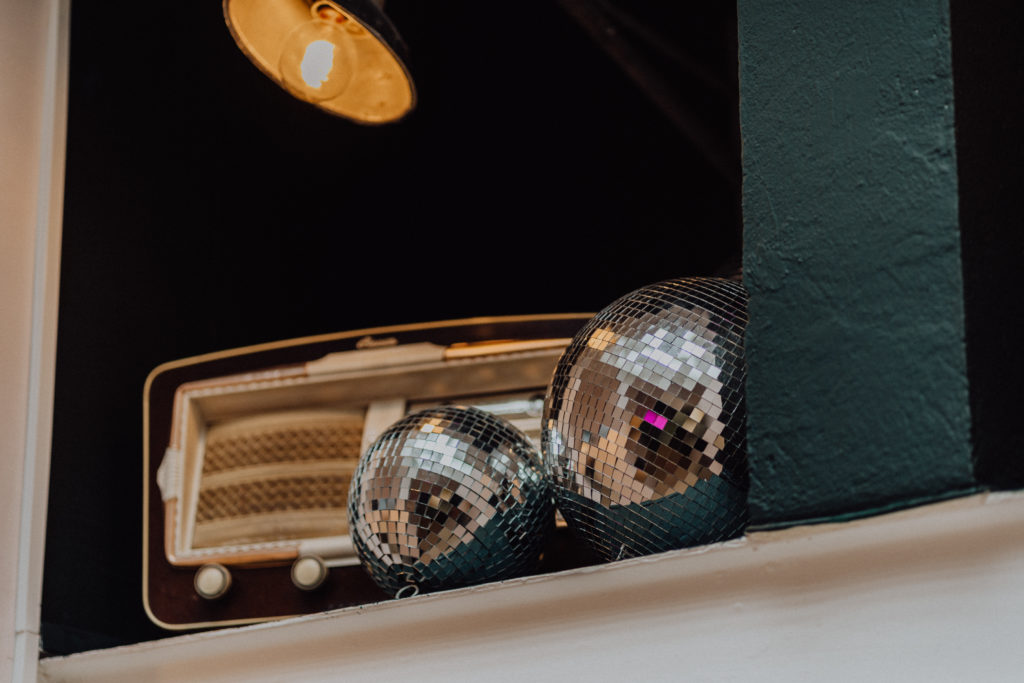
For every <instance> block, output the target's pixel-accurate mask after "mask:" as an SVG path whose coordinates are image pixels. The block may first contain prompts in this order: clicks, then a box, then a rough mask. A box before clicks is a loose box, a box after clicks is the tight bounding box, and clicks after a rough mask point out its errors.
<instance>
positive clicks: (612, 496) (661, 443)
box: [542, 278, 749, 560]
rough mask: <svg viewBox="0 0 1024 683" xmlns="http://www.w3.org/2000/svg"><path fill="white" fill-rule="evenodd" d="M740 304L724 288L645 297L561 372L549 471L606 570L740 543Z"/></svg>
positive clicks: (743, 503) (615, 315)
mask: <svg viewBox="0 0 1024 683" xmlns="http://www.w3.org/2000/svg"><path fill="white" fill-rule="evenodd" d="M746 304H747V295H746V292H745V290H744V289H743V286H742V285H741V284H739V283H738V282H734V281H731V280H722V279H713V278H688V279H678V280H669V281H666V282H661V283H658V284H654V285H651V286H649V287H644V288H642V289H639V290H637V291H635V292H632V293H631V294H627V295H626V296H624V297H622V298H620V299H619V300H617V301H615V302H614V303H612V304H611V305H610V306H608V307H607V308H605V309H604V310H603V311H601V312H600V313H598V314H597V316H595V317H594V318H593V319H592V320H591V321H590V322H589V323H587V325H586V326H585V327H584V328H583V329H582V330H580V331H579V332H578V333H577V335H576V336H575V337H574V338H573V340H572V343H571V344H570V345H569V347H568V348H567V349H566V350H565V353H564V354H563V355H562V357H561V359H560V360H559V362H558V366H557V367H556V369H555V374H554V378H553V379H552V383H551V387H550V390H549V391H548V394H547V397H546V400H545V405H544V431H543V436H542V449H543V451H544V458H545V466H546V467H547V470H548V474H549V476H550V478H551V480H552V483H553V486H554V489H555V495H556V498H557V503H558V508H559V510H560V511H561V512H562V515H563V516H564V517H565V519H566V521H567V523H568V524H569V526H570V527H571V528H572V530H573V531H574V532H575V533H576V535H577V536H579V537H580V538H581V539H582V540H583V541H584V542H585V543H586V544H587V545H588V546H590V547H591V548H592V549H593V550H594V551H596V552H597V553H598V554H599V555H600V556H601V557H603V558H605V559H606V560H615V559H619V558H625V557H634V556H638V555H647V554H650V553H657V552H663V551H666V550H672V549H676V548H683V547H687V546H692V545H700V544H704V543H712V542H715V541H720V540H724V539H727V538H731V537H733V536H736V535H738V534H740V533H741V532H742V530H743V527H744V525H745V523H746V520H747V490H748V488H749V486H748V476H747V462H746V436H745V428H744V424H745V420H746V408H745V402H744V396H743V392H744V380H745V378H746V366H745V363H744V358H743V333H744V329H745V326H746V322H747V305H746Z"/></svg>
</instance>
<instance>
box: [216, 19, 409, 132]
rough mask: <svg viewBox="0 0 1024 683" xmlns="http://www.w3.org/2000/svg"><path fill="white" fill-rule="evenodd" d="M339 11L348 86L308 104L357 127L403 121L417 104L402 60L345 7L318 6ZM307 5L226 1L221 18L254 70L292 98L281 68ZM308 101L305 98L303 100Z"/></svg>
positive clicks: (302, 22) (291, 90) (301, 22)
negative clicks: (350, 63)
mask: <svg viewBox="0 0 1024 683" xmlns="http://www.w3.org/2000/svg"><path fill="white" fill-rule="evenodd" d="M321 4H323V5H326V6H329V7H330V8H331V9H332V10H337V11H340V12H341V14H342V15H344V16H343V26H344V30H345V31H346V33H347V34H348V35H349V36H350V37H351V43H352V45H353V46H354V52H355V67H354V72H353V75H352V80H351V82H350V83H349V85H348V87H347V88H346V89H345V90H344V91H343V92H342V93H341V94H339V95H337V96H336V97H333V98H331V99H326V100H321V101H312V100H308V99H307V101H310V102H312V103H313V104H315V105H316V106H318V107H320V108H321V109H323V110H325V111H327V112H330V113H331V114H335V115H337V116H342V117H345V118H348V119H352V120H354V121H358V122H361V123H388V122H391V121H396V120H398V119H400V118H402V117H403V116H405V115H406V114H407V113H408V112H409V111H410V110H411V109H412V108H413V106H414V105H415V97H416V95H415V90H414V88H413V84H412V79H411V77H410V76H409V73H408V71H407V70H406V68H405V65H404V64H403V63H402V60H401V59H400V58H399V57H398V56H397V55H396V54H395V52H394V51H393V50H392V49H391V47H390V46H388V44H387V42H386V41H385V40H384V39H383V38H382V37H381V36H380V35H379V34H378V33H377V32H375V31H374V30H373V29H372V28H371V27H369V26H368V25H367V23H366V22H365V21H360V19H359V18H358V17H356V16H355V15H354V14H353V13H352V12H350V11H349V10H347V9H346V7H345V6H344V4H343V3H338V2H330V3H321V2H316V3H315V6H319V5H321ZM311 16H312V11H311V5H310V3H309V2H307V1H306V0H273V1H268V0H224V19H225V21H226V22H227V25H228V28H229V29H230V30H231V34H232V36H234V38H235V42H236V43H238V46H239V48H241V50H242V52H244V53H245V54H246V56H248V57H249V59H250V60H252V62H253V63H254V64H256V66H258V67H259V68H260V70H261V71H263V72H264V73H265V74H266V75H267V76H269V77H270V78H271V79H273V80H274V81H275V82H276V83H278V85H280V86H281V87H282V88H285V90H288V91H289V92H291V93H292V94H296V93H295V92H294V89H292V88H289V87H288V86H287V84H286V81H285V79H284V77H283V75H282V73H281V70H280V68H279V64H280V62H281V55H282V51H283V50H284V48H285V43H286V39H287V37H288V36H289V35H290V34H291V33H292V31H293V30H295V29H296V28H297V27H299V26H301V25H302V24H305V23H307V22H309V21H310V19H311ZM296 96H299V95H296ZM303 99H306V98H303Z"/></svg>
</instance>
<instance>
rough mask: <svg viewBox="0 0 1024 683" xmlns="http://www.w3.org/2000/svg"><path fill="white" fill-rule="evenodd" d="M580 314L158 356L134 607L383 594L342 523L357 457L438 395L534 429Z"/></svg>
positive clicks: (316, 603)
mask: <svg viewBox="0 0 1024 683" xmlns="http://www.w3.org/2000/svg"><path fill="white" fill-rule="evenodd" d="M589 317H590V315H589V314H570V315H546V316H531V317H504V318H479V319H471V320H460V321H449V322H439V323H429V324H420V325H410V326H402V327H390V328H376V329H370V330H359V331H355V332H346V333H339V334H333V335H324V336H319V337H310V338H304V339H296V340H289V341H283V342H276V343H270V344H263V345H259V346H252V347H246V348H241V349H234V350H230V351H224V352H220V353H214V354H208V355H204V356H198V357H194V358H187V359H183V360H178V361H173V362H170V363H165V364H164V365H161V366H159V367H157V368H156V369H155V370H153V372H152V373H150V376H149V378H148V379H147V381H146V386H145V392H144V410H143V440H144V444H143V459H144V463H143V466H144V472H145V482H144V520H143V534H144V538H143V603H144V605H145V609H146V612H147V614H148V615H149V616H150V618H151V619H152V620H153V621H154V622H155V623H157V624H158V625H160V626H163V627H165V628H168V629H192V628H202V627H209V626H224V625H231V624H243V623H251V622H256V621H264V620H268V619H275V618H281V617H287V616H295V615H300V614H309V613H313V612H319V611H323V610H328V609H336V608H340V607H346V606H351V605H357V604H365V603H368V602H376V601H379V600H384V599H386V596H385V595H384V594H383V593H382V592H380V591H379V590H378V589H377V588H376V586H375V585H374V584H373V583H372V582H371V581H370V579H369V578H368V576H367V575H366V573H365V572H364V571H363V569H362V568H361V567H360V566H359V560H358V557H357V556H356V554H355V551H354V549H353V546H352V542H351V540H350V538H349V536H348V528H347V514H346V494H347V491H348V485H349V482H350V481H351V476H352V472H353V470H354V469H355V466H356V463H357V462H358V459H359V456H360V455H361V454H362V453H363V452H365V450H366V448H367V447H368V446H369V445H370V443H372V442H373V440H374V439H375V438H376V437H377V436H378V435H379V434H380V433H381V432H382V431H383V430H384V429H386V428H387V427H388V426H389V425H390V424H392V423H393V422H395V421H397V420H398V419H400V418H401V417H403V416H404V415H406V414H408V413H409V412H412V411H414V410H418V409H420V408H425V407H428V406H431V405H437V404H443V403H460V404H468V405H474V406H477V407H480V408H483V409H485V410H489V411H491V412H494V413H496V414H498V415H501V416H503V417H504V418H505V419H508V420H509V421H510V422H512V423H513V424H515V425H516V426H518V427H519V428H520V429H522V430H523V431H524V432H526V433H527V435H529V436H531V437H532V438H534V439H535V440H537V441H538V442H539V434H540V413H541V409H542V406H543V397H544V393H545V391H546V389H547V385H548V382H549V381H550V379H551V375H552V372H553V370H554V367H555V364H556V362H557V360H558V358H559V356H560V355H561V353H562V351H563V349H564V348H565V346H566V345H567V344H568V343H569V341H570V339H571V337H572V336H573V334H575V333H576V331H577V330H578V329H579V328H580V327H582V325H583V323H584V322H585V321H586V320H587V319H589ZM548 554H550V555H551V556H552V557H557V556H559V555H560V551H559V550H558V549H555V550H552V551H551V552H550V553H548ZM548 568H549V569H550V568H552V567H548ZM557 568H561V567H557Z"/></svg>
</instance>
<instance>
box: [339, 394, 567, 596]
mask: <svg viewBox="0 0 1024 683" xmlns="http://www.w3.org/2000/svg"><path fill="white" fill-rule="evenodd" d="M348 516H349V530H350V533H351V534H352V540H353V543H354V545H355V547H356V551H357V552H358V553H359V557H360V560H361V561H362V563H363V566H364V567H365V568H366V570H367V571H368V572H369V574H370V576H371V577H372V578H373V580H374V581H375V582H376V583H377V585H378V586H380V587H381V588H382V589H383V590H385V591H386V592H388V593H389V594H391V595H396V594H398V595H399V597H402V596H405V595H408V594H415V593H416V592H429V591H433V590H439V589H444V588H455V587H458V586H467V585H472V584H477V583H483V582H486V581H496V580H499V579H506V578H510V577H513V576H517V575H520V574H523V573H525V572H527V571H529V570H531V569H533V567H534V566H535V564H536V563H537V560H538V559H539V555H540V552H541V548H542V546H543V545H544V542H545V540H546V538H547V532H548V530H549V529H550V528H551V526H552V525H553V522H554V500H553V498H552V495H551V490H550V487H549V486H548V484H547V481H546V479H545V477H544V473H543V467H542V463H541V459H540V453H539V452H538V451H537V449H536V448H535V447H534V446H533V445H532V444H531V443H530V441H529V440H528V438H527V437H526V436H525V435H524V434H523V433H522V432H520V431H519V430H518V429H516V428H515V427H513V426H512V425H510V424H509V423H508V422H506V421H504V420H502V419H501V418H498V417H495V416H494V415H491V414H490V413H486V412H484V411H482V410H480V409H478V408H466V407H461V406H442V407H437V408H429V409H427V410H423V411H420V412H417V413H414V414H412V415H409V416H407V417H405V418H404V419H402V420H400V421H398V422H396V423H395V424H394V425H392V426H391V427H389V428H388V429H387V430H386V431H385V432H384V433H383V434H381V435H380V437H379V438H378V439H377V440H376V441H375V442H374V443H373V445H372V446H370V448H369V449H368V450H367V452H366V453H365V454H364V455H363V457H362V459H361V460H360V461H359V464H358V465H357V467H356V471H355V474H354V475H353V477H352V484H351V486H350V488H349V494H348Z"/></svg>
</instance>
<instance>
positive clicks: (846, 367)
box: [738, 0, 973, 526]
mask: <svg viewBox="0 0 1024 683" xmlns="http://www.w3.org/2000/svg"><path fill="white" fill-rule="evenodd" d="M738 10H739V12H738V14H739V56H740V123H741V130H742V137H743V173H744V177H743V211H744V277H745V281H746V284H747V287H748V288H749V290H750V293H751V303H750V319H751V323H750V327H749V329H748V332H747V349H748V350H747V353H748V358H747V360H748V364H749V378H748V394H749V400H748V405H749V406H750V417H749V445H750V460H751V474H752V482H751V491H750V504H751V514H752V521H753V523H754V525H755V526H757V525H761V526H772V525H778V524H785V523H791V522H798V521H804V520H812V519H818V518H834V517H836V516H841V515H849V514H860V513H868V512H871V511H876V510H880V509H886V508H888V507H891V506H900V505H903V504H909V503H911V502H919V501H921V500H928V499H933V498H939V497H944V496H947V495H951V494H953V493H956V492H960V491H963V490H966V489H969V488H970V487H972V485H973V480H972V474H971V449H970V411H969V408H968V393H967V390H968V387H967V375H966V361H965V351H964V315H963V299H962V278H961V265H960V234H959V229H958V222H957V210H958V209H957V173H956V155H955V148H954V130H953V113H954V112H953V84H952V70H951V59H950V36H949V9H948V6H947V3H946V2H945V1H944V0H939V1H935V0H933V1H931V2H925V1H923V0H913V1H909V2H908V1H907V0H886V1H884V2H872V3H870V4H864V3H832V2H821V1H820V0H786V1H781V0H779V1H767V2H766V1H764V0H758V1H756V2H755V1H754V0H739V3H738Z"/></svg>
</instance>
